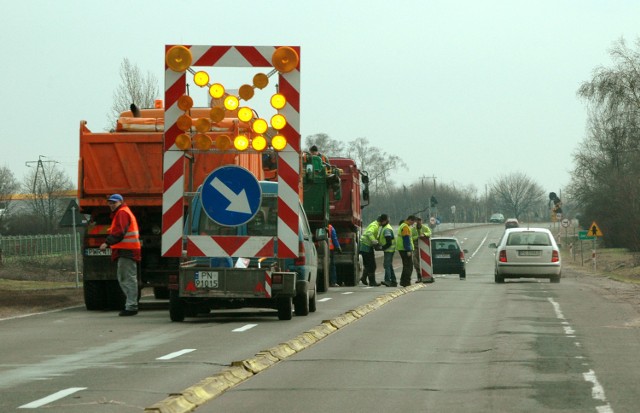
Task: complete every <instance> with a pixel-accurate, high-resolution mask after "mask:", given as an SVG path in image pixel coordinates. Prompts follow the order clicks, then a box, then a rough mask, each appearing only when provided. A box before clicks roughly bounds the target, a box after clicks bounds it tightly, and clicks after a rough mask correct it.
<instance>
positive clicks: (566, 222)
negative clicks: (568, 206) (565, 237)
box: [560, 218, 571, 228]
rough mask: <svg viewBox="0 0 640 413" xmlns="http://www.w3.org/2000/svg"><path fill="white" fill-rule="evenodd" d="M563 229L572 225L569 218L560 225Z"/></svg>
mask: <svg viewBox="0 0 640 413" xmlns="http://www.w3.org/2000/svg"><path fill="white" fill-rule="evenodd" d="M560 224H561V225H562V226H563V227H565V228H567V227H569V226H570V225H571V221H569V219H568V218H565V219H563V220H562V222H561V223H560Z"/></svg>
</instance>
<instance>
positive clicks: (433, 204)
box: [431, 195, 438, 208]
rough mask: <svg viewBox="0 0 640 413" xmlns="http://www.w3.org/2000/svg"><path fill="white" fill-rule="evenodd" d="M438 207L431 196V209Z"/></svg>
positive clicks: (435, 200) (436, 201)
mask: <svg viewBox="0 0 640 413" xmlns="http://www.w3.org/2000/svg"><path fill="white" fill-rule="evenodd" d="M436 205H438V200H437V199H436V197H435V196H434V195H431V208H435V207H436Z"/></svg>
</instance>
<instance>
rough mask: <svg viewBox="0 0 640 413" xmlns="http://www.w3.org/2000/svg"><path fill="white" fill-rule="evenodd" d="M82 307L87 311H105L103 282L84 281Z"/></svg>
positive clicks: (105, 294)
mask: <svg viewBox="0 0 640 413" xmlns="http://www.w3.org/2000/svg"><path fill="white" fill-rule="evenodd" d="M82 286H83V290H84V305H85V307H86V308H87V310H89V311H102V310H106V309H107V286H106V283H105V282H104V281H97V280H84V281H82Z"/></svg>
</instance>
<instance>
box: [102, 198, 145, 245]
mask: <svg viewBox="0 0 640 413" xmlns="http://www.w3.org/2000/svg"><path fill="white" fill-rule="evenodd" d="M120 211H122V212H124V213H125V214H127V215H129V227H128V228H127V232H126V233H125V234H124V238H122V241H120V242H118V243H117V244H113V245H111V248H112V249H116V250H117V249H121V250H138V249H140V248H142V245H141V244H140V233H139V230H138V221H136V217H135V216H134V215H133V213H132V212H131V210H130V209H129V207H128V206H126V205H122V206H121V207H120V209H119V210H118V211H117V212H116V215H117V214H118V213H120ZM115 222H116V216H115V215H114V217H113V221H112V222H111V227H110V228H109V234H111V230H112V228H113V225H114V224H115Z"/></svg>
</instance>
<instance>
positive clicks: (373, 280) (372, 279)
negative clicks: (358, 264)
mask: <svg viewBox="0 0 640 413" xmlns="http://www.w3.org/2000/svg"><path fill="white" fill-rule="evenodd" d="M379 286H380V284H378V283H377V282H376V275H375V274H369V287H379Z"/></svg>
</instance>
